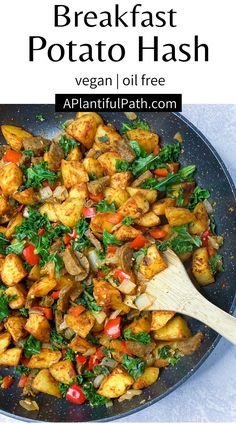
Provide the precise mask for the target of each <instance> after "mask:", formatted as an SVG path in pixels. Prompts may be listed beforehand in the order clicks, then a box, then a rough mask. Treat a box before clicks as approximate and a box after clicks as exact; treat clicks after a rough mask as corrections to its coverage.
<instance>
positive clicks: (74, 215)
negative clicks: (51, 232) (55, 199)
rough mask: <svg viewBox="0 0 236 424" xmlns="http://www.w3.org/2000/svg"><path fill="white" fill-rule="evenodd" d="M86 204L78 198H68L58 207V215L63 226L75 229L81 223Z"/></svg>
mask: <svg viewBox="0 0 236 424" xmlns="http://www.w3.org/2000/svg"><path fill="white" fill-rule="evenodd" d="M83 206H84V202H83V201H82V200H81V199H78V198H72V199H70V198H68V199H66V200H65V201H64V202H63V203H61V204H60V205H57V207H56V215H57V218H58V220H59V221H61V223H62V224H64V225H68V227H74V226H75V225H76V224H77V222H78V221H79V219H80V217H81V214H82V209H83Z"/></svg>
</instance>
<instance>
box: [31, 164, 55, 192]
mask: <svg viewBox="0 0 236 424" xmlns="http://www.w3.org/2000/svg"><path fill="white" fill-rule="evenodd" d="M47 165H48V163H47V162H40V163H36V164H35V165H32V166H30V167H29V168H26V170H25V177H26V182H25V183H24V187H25V188H28V187H33V188H40V187H42V184H43V182H44V181H48V183H49V184H54V183H55V182H56V181H57V179H58V176H57V174H56V172H54V171H51V170H50V169H48V168H47Z"/></svg>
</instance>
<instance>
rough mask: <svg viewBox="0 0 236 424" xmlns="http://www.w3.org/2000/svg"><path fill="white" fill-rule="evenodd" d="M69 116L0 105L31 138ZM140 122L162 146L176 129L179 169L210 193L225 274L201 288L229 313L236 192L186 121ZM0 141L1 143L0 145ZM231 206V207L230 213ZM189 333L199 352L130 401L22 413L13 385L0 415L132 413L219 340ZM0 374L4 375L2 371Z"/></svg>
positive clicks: (158, 117) (0, 398)
mask: <svg viewBox="0 0 236 424" xmlns="http://www.w3.org/2000/svg"><path fill="white" fill-rule="evenodd" d="M37 114H42V115H44V116H45V118H46V120H45V121H44V122H38V121H37V120H36V115H37ZM73 116H74V114H71V113H64V114H56V113H54V106H53V105H0V124H3V123H4V124H12V125H18V126H22V127H24V128H25V129H26V130H28V131H30V132H32V133H33V134H35V135H43V136H46V137H48V138H52V137H53V136H54V135H55V134H56V133H58V132H59V131H60V124H62V123H63V122H64V121H65V120H67V119H70V118H72V117H73ZM103 117H104V119H105V120H107V121H109V122H110V123H113V124H114V125H115V126H116V127H117V129H119V127H120V125H121V123H122V122H123V121H124V120H126V118H125V116H124V114H123V113H104V114H103ZM139 118H140V119H146V120H147V121H148V122H149V123H150V125H151V127H152V128H153V130H154V131H156V132H157V133H158V134H160V136H161V140H162V143H168V142H171V141H172V140H173V137H174V135H175V134H176V133H177V132H178V131H179V132H181V134H182V136H183V138H184V144H183V147H184V155H182V158H181V163H182V164H183V165H187V164H196V165H197V169H198V172H197V181H198V183H199V185H200V186H201V187H206V188H208V189H210V190H211V193H212V199H213V200H214V201H215V202H216V207H215V218H216V223H217V228H218V232H219V234H223V235H224V237H225V243H224V246H223V248H222V254H223V256H224V264H225V271H224V272H223V273H221V274H219V275H218V276H217V281H216V283H215V284H211V285H209V286H207V287H204V288H202V289H201V290H202V292H203V294H204V295H205V296H206V298H207V299H209V300H210V301H211V302H213V303H214V304H216V305H217V306H219V307H220V308H222V309H223V310H225V311H227V312H231V313H232V312H233V310H234V306H235V300H236V297H235V267H234V265H233V263H232V260H231V259H230V258H232V257H236V239H235V228H236V214H235V212H233V210H236V190H235V187H234V185H233V182H232V180H231V177H230V176H229V174H228V172H227V170H226V168H225V166H224V164H223V163H222V161H221V159H220V157H219V156H218V154H217V153H216V152H215V150H214V149H213V147H212V146H211V145H210V143H209V142H208V141H207V140H206V138H205V137H204V136H203V135H202V134H201V133H200V132H199V131H198V130H197V129H196V128H195V127H194V126H193V125H192V124H191V123H190V122H188V121H187V120H186V119H185V118H183V117H182V116H180V115H178V114H173V113H164V112H163V113H139ZM2 142H3V138H1V139H0V143H2ZM232 208H234V209H232ZM188 322H189V325H190V327H191V329H192V331H193V332H194V333H195V332H196V331H202V332H203V333H204V334H205V338H204V341H203V343H202V344H201V346H200V348H199V349H198V350H197V352H195V353H194V354H193V355H192V356H188V357H184V358H182V359H181V361H180V362H179V363H178V365H177V366H175V367H168V369H164V370H162V372H161V377H160V379H159V380H158V382H157V383H156V384H153V385H152V386H150V387H148V388H147V389H145V390H144V391H143V393H142V394H141V396H137V397H134V398H133V399H132V400H130V401H124V402H121V403H119V402H117V401H115V402H114V404H113V406H112V407H110V408H105V407H103V406H101V407H95V408H91V407H90V406H89V405H87V404H84V405H81V406H79V405H74V404H72V403H69V402H67V401H65V400H61V399H57V398H54V397H52V396H46V395H43V394H39V395H38V397H37V402H38V404H39V406H40V410H39V411H34V412H27V411H26V410H25V409H23V408H21V407H20V406H19V400H20V399H21V389H19V388H17V387H16V384H14V385H13V386H12V387H11V388H10V389H9V390H1V391H0V410H1V411H0V412H2V413H3V414H5V415H8V416H10V417H14V418H18V419H23V420H24V421H32V420H37V421H49V422H58V421H59V422H84V421H94V420H96V421H110V420H112V419H115V418H121V417H124V416H126V415H128V414H131V413H134V412H137V411H139V410H141V409H143V408H146V407H148V406H149V405H152V404H153V403H155V402H157V401H158V400H160V399H162V398H163V397H164V396H166V395H168V394H169V393H170V392H171V391H173V390H175V389H176V388H177V387H178V386H179V385H180V384H182V383H183V382H184V381H186V379H187V378H189V377H190V376H191V375H192V374H193V373H194V372H195V371H196V370H197V368H198V367H199V366H200V365H201V364H202V363H203V362H204V361H205V359H206V358H207V356H208V355H209V354H210V353H211V352H212V350H213V349H214V347H215V346H216V344H217V343H218V341H219V339H220V337H219V336H218V335H217V334H216V333H215V332H214V331H213V330H211V329H209V328H207V327H205V326H204V324H201V323H200V322H198V321H196V320H193V319H188ZM1 374H2V375H4V374H5V375H7V374H9V371H8V370H7V369H6V370H3V371H2V372H1Z"/></svg>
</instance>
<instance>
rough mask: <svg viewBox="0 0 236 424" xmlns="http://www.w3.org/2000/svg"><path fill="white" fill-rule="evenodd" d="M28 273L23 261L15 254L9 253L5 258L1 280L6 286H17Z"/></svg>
mask: <svg viewBox="0 0 236 424" xmlns="http://www.w3.org/2000/svg"><path fill="white" fill-rule="evenodd" d="M26 275H27V272H26V270H25V268H24V265H23V262H22V260H21V259H20V258H19V256H17V255H16V254H15V253H9V255H7V256H6V257H5V260H4V262H3V265H2V271H1V278H2V281H3V283H4V284H6V286H15V285H16V284H18V283H19V282H20V281H21V280H22V279H23V278H24V277H25V276H26Z"/></svg>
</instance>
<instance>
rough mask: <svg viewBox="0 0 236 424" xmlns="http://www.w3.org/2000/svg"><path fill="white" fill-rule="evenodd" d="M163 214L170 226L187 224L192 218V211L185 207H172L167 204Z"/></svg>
mask: <svg viewBox="0 0 236 424" xmlns="http://www.w3.org/2000/svg"><path fill="white" fill-rule="evenodd" d="M165 214H166V218H167V220H168V222H169V224H170V226H171V227H176V226H178V225H184V224H189V223H190V222H192V221H193V220H194V215H193V213H192V212H190V211H189V210H188V209H185V208H174V207H171V206H170V207H169V206H168V207H167V208H166V211H165Z"/></svg>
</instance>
